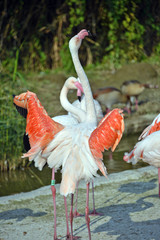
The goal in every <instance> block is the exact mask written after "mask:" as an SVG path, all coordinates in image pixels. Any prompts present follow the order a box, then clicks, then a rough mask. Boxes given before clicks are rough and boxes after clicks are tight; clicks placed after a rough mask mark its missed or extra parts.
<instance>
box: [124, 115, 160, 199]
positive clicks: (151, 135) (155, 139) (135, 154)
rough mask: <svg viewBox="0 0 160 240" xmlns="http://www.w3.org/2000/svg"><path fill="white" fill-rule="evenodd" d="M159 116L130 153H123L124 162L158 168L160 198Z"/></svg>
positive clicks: (146, 129)
mask: <svg viewBox="0 0 160 240" xmlns="http://www.w3.org/2000/svg"><path fill="white" fill-rule="evenodd" d="M159 139H160V114H158V116H157V117H155V119H154V120H153V122H152V124H150V125H149V126H148V127H147V128H145V129H144V131H143V132H142V134H141V135H140V137H139V139H138V140H139V142H138V143H136V145H135V146H134V148H133V150H132V151H131V152H130V153H125V155H124V157H123V159H124V161H126V162H128V163H130V162H131V163H132V164H136V163H137V162H138V161H139V160H142V161H144V162H146V163H148V164H149V165H151V166H154V167H157V168H158V183H159V197H160V146H159Z"/></svg>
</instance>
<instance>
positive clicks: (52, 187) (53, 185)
mask: <svg viewBox="0 0 160 240" xmlns="http://www.w3.org/2000/svg"><path fill="white" fill-rule="evenodd" d="M51 190H52V196H53V206H54V240H58V238H57V232H56V188H55V176H54V168H52V180H51Z"/></svg>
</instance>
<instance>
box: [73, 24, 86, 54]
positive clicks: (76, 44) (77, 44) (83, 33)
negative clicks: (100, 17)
mask: <svg viewBox="0 0 160 240" xmlns="http://www.w3.org/2000/svg"><path fill="white" fill-rule="evenodd" d="M86 36H90V32H89V31H87V30H86V29H82V30H81V31H80V32H79V33H78V34H77V35H75V36H74V37H72V38H71V40H70V41H69V48H70V51H74V50H78V49H79V48H80V46H81V42H82V40H83V39H84V38H85V37H86Z"/></svg>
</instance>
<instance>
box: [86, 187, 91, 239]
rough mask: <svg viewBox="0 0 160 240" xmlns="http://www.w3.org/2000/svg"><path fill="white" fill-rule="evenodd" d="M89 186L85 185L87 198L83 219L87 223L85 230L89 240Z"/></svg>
mask: <svg viewBox="0 0 160 240" xmlns="http://www.w3.org/2000/svg"><path fill="white" fill-rule="evenodd" d="M89 184H90V183H87V196H86V210H85V218H86V223H87V228H88V235H89V240H91V231H90V224H89V223H90V218H89Z"/></svg>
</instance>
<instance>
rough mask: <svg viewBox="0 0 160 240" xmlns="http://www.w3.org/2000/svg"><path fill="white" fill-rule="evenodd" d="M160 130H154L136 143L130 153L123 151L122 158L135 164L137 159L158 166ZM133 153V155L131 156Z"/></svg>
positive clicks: (159, 159) (159, 161)
mask: <svg viewBox="0 0 160 240" xmlns="http://www.w3.org/2000/svg"><path fill="white" fill-rule="evenodd" d="M159 139H160V131H157V132H154V133H152V134H150V135H148V136H147V137H145V138H144V139H143V140H141V141H140V142H138V143H136V145H135V147H134V149H133V150H132V151H131V152H130V153H125V156H124V160H125V161H127V162H128V163H130V162H131V163H132V164H136V163H137V162H138V161H139V160H143V161H144V162H146V163H148V164H150V165H152V166H155V167H158V168H159V167H160V144H159ZM132 155H133V156H132Z"/></svg>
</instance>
